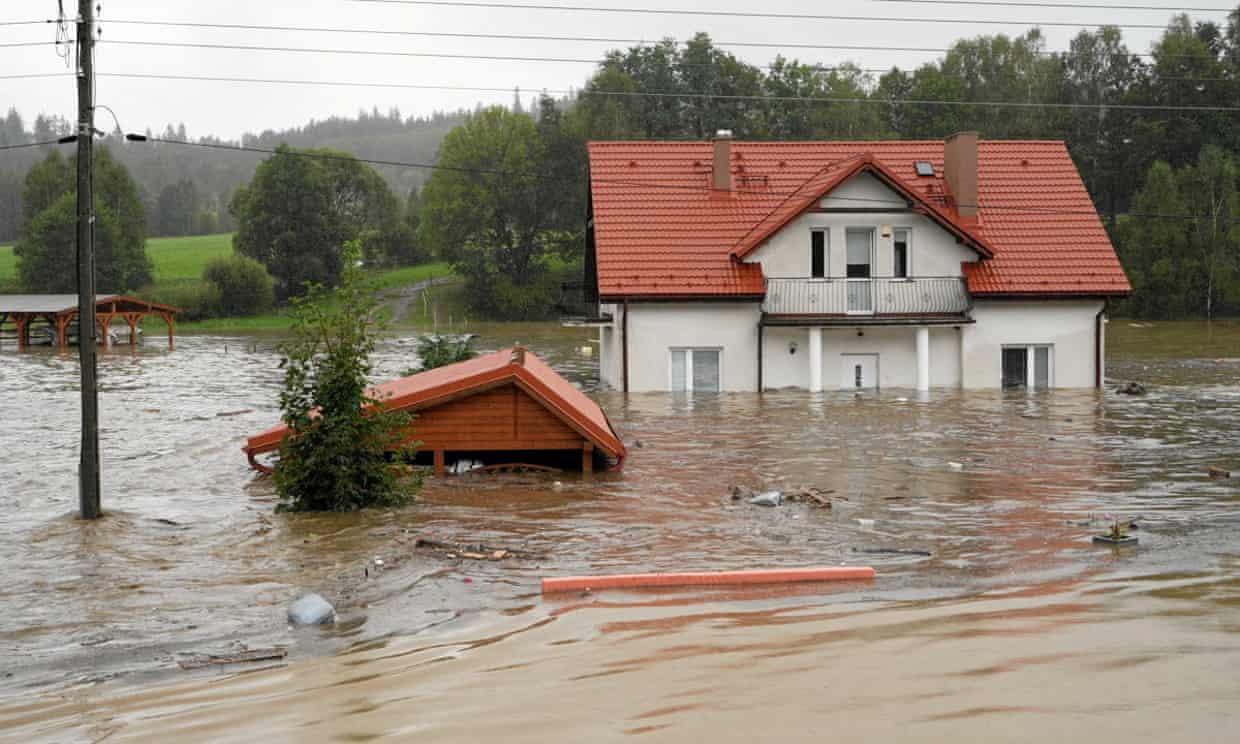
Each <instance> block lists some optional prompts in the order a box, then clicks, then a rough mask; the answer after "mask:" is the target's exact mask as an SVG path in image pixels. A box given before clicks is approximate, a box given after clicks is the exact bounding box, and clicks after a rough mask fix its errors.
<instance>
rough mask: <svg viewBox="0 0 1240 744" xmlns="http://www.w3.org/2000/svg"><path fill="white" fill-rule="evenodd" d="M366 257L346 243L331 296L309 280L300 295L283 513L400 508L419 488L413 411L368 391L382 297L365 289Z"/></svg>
mask: <svg viewBox="0 0 1240 744" xmlns="http://www.w3.org/2000/svg"><path fill="white" fill-rule="evenodd" d="M360 253H361V247H360V245H359V243H358V242H357V241H349V242H348V243H346V244H345V249H344V256H343V258H344V273H343V277H342V279H343V281H342V283H341V286H340V288H339V289H338V290H336V291H335V292H334V293H332V294H330V295H329V293H327V292H325V291H324V290H323V289H322V288H321V287H317V286H313V285H312V287H311V289H310V292H309V294H308V295H307V296H306V297H303V298H298V299H296V300H294V301H293V328H292V334H293V335H292V339H290V340H289V341H288V342H287V343H285V344H283V345H282V346H281V347H280V352H281V354H282V355H283V359H282V360H281V362H280V364H281V366H282V367H283V368H284V389H283V390H282V391H281V393H280V410H281V413H282V416H281V418H282V419H283V420H284V423H285V424H286V425H287V426H288V428H289V432H290V435H291V436H289V437H286V438H285V440H284V443H283V444H282V445H281V446H280V462H279V464H278V465H277V466H276V471H275V484H276V490H277V491H278V492H279V494H280V497H281V498H282V499H283V500H284V503H283V504H281V506H280V508H281V509H286V510H291V511H337V512H340V511H355V510H358V509H366V508H370V507H390V506H400V505H402V504H405V503H406V502H408V500H409V499H410V498H411V497H412V495H413V493H414V491H416V490H417V488H418V486H419V485H420V480H419V479H418V477H417V474H416V472H411V471H409V470H408V469H407V468H406V467H405V466H403V465H402V464H401V463H402V462H408V461H412V457H413V455H414V447H416V444H414V443H411V442H410V441H409V439H408V437H409V436H410V424H411V421H412V417H411V416H410V415H409V414H407V413H404V412H400V411H390V410H386V409H384V408H382V407H380V406H378V405H377V404H378V403H379V401H375V400H373V399H370V398H369V397H368V395H367V392H366V390H367V380H368V378H369V376H370V373H371V371H372V370H373V366H372V364H371V361H370V355H371V354H372V353H373V352H374V349H375V332H376V329H375V327H374V325H373V322H372V317H373V313H374V310H375V307H376V306H377V304H378V300H377V299H376V297H375V293H374V292H373V291H370V290H366V289H363V287H362V283H361V273H360V271H359V270H358V268H357V267H356V263H357V258H358V256H359V255H360ZM329 297H330V299H331V300H333V301H328V299H329ZM368 405H370V406H374V408H372V410H370V411H369V412H367V411H366V410H365V409H366V406H368Z"/></svg>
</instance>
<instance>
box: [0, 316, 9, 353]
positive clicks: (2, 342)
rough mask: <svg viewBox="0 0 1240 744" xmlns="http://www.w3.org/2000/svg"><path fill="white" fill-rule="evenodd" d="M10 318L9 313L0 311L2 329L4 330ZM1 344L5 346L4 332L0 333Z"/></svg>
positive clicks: (0, 327) (0, 329)
mask: <svg viewBox="0 0 1240 744" xmlns="http://www.w3.org/2000/svg"><path fill="white" fill-rule="evenodd" d="M8 319H9V314H8V313H0V331H3V330H4V324H5V322H6V321H8ZM0 346H4V338H3V334H0Z"/></svg>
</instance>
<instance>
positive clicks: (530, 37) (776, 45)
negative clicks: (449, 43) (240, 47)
mask: <svg viewBox="0 0 1240 744" xmlns="http://www.w3.org/2000/svg"><path fill="white" fill-rule="evenodd" d="M108 22H109V23H113V24H124V25H133V26H159V27H165V28H209V29H218V30H235V31H293V32H300V33H325V34H354V35H359V34H360V35H375V36H414V37H425V38H460V39H496V40H510V41H550V42H586V43H597V44H634V45H650V44H652V43H653V42H652V41H651V40H650V39H623V38H612V37H604V36H556V35H545V34H493V33H474V32H450V31H408V30H403V29H376V28H337V27H330V26H287V25H267V24H251V23H207V22H196V21H148V20H136V19H119V20H118V19H112V20H110V21H108ZM668 38H670V37H668ZM670 40H671V41H674V42H676V43H677V44H686V43H687V42H685V41H677V40H676V39H670ZM712 44H713V45H714V46H715V47H716V48H720V49H726V47H752V48H760V49H781V48H783V49H837V50H844V51H874V52H915V53H921V54H947V53H949V52H952V51H954V49H953V48H952V47H917V46H889V45H885V44H819V43H805V42H773V41H772V42H767V41H713V40H712ZM1029 53H1030V54H1033V55H1035V56H1039V57H1050V56H1055V55H1059V56H1061V57H1071V56H1074V55H1075V52H1073V51H1072V50H1070V49H1065V50H1045V49H1030V50H1029ZM1125 54H1126V56H1128V57H1153V56H1154V55H1153V54H1152V53H1149V52H1126V53H1125ZM1158 56H1159V57H1162V58H1169V57H1196V56H1199V55H1195V54H1190V53H1177V54H1159V55H1158Z"/></svg>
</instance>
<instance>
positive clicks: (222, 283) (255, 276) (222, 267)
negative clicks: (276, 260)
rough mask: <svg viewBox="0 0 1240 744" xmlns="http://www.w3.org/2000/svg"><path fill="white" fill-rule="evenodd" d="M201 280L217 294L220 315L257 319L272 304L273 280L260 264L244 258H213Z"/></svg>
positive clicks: (273, 295)
mask: <svg viewBox="0 0 1240 744" xmlns="http://www.w3.org/2000/svg"><path fill="white" fill-rule="evenodd" d="M202 278H203V280H204V281H206V282H208V283H210V284H211V285H213V286H215V287H216V289H218V290H219V298H220V300H219V310H220V314H221V315H227V316H241V315H258V314H259V313H263V312H266V311H267V310H270V309H271V307H272V306H273V305H274V304H275V301H276V294H275V282H274V280H273V279H272V278H271V275H270V274H268V273H267V269H266V268H264V267H263V265H262V264H261V263H259V262H258V261H255V260H254V259H252V258H249V257H247V256H238V255H233V256H221V257H219V258H214V259H212V260H211V261H210V262H209V263H208V264H207V267H206V269H204V270H203V272H202Z"/></svg>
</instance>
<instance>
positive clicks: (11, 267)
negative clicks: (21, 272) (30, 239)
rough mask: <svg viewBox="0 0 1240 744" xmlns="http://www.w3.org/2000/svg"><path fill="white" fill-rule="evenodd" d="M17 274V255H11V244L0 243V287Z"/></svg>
mask: <svg viewBox="0 0 1240 744" xmlns="http://www.w3.org/2000/svg"><path fill="white" fill-rule="evenodd" d="M16 276H17V256H14V255H13V246H11V245H0V287H2V286H4V285H5V284H8V283H9V282H10V281H11V280H12V279H13V278H14V277H16Z"/></svg>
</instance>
